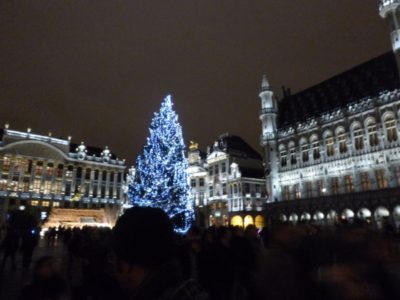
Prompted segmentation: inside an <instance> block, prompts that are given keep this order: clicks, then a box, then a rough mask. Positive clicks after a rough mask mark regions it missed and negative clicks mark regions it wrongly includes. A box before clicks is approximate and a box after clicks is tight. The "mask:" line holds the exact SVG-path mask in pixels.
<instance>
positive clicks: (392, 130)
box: [385, 115, 397, 142]
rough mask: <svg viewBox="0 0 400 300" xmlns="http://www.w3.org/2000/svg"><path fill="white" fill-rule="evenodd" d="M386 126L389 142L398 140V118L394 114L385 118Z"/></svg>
mask: <svg viewBox="0 0 400 300" xmlns="http://www.w3.org/2000/svg"><path fill="white" fill-rule="evenodd" d="M385 128H386V138H387V140H388V142H394V141H397V128H396V120H395V119H394V118H393V116H391V115H390V116H388V117H387V118H385Z"/></svg>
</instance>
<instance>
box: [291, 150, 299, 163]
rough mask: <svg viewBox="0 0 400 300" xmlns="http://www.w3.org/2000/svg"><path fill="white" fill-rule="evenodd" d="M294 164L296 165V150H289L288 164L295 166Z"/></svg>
mask: <svg viewBox="0 0 400 300" xmlns="http://www.w3.org/2000/svg"><path fill="white" fill-rule="evenodd" d="M296 163H297V157H296V148H291V149H290V164H291V165H295V164H296Z"/></svg>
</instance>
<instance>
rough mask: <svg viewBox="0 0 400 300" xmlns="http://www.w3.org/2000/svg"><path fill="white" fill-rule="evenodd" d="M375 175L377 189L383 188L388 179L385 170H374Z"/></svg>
mask: <svg viewBox="0 0 400 300" xmlns="http://www.w3.org/2000/svg"><path fill="white" fill-rule="evenodd" d="M375 176H376V182H377V184H378V188H379V189H385V188H387V187H388V180H387V178H386V175H385V170H376V171H375Z"/></svg>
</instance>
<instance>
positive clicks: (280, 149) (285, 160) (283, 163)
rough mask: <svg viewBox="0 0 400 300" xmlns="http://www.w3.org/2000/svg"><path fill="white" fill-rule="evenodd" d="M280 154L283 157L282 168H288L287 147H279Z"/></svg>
mask: <svg viewBox="0 0 400 300" xmlns="http://www.w3.org/2000/svg"><path fill="white" fill-rule="evenodd" d="M279 154H280V157H281V166H282V167H286V166H287V153H286V148H285V146H282V145H281V146H280V147H279Z"/></svg>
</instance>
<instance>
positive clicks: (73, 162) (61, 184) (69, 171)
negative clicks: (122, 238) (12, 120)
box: [0, 124, 125, 223]
mask: <svg viewBox="0 0 400 300" xmlns="http://www.w3.org/2000/svg"><path fill="white" fill-rule="evenodd" d="M124 170H125V161H124V160H118V159H116V158H115V157H114V155H113V154H112V153H111V152H110V150H109V149H108V148H107V147H106V148H105V149H104V150H101V149H98V148H93V147H86V146H85V145H84V144H83V143H81V144H80V145H76V144H73V143H71V142H70V139H67V140H65V139H59V138H53V137H51V134H49V136H43V135H38V134H33V133H31V130H30V129H29V128H28V130H27V131H26V132H21V131H16V130H11V129H9V127H8V125H7V124H6V127H5V129H4V130H3V132H2V140H1V143H0V209H1V211H0V218H1V223H4V222H5V221H6V218H7V213H8V211H10V210H14V209H25V208H28V207H37V208H38V209H40V210H41V211H42V217H43V216H44V217H45V216H47V214H48V213H49V212H50V210H51V209H52V208H53V207H57V208H58V207H59V208H107V207H115V206H119V205H121V204H122V202H123V197H124V195H123V192H122V186H123V176H124Z"/></svg>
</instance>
